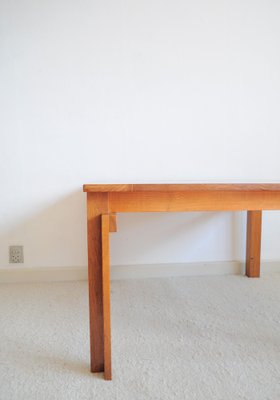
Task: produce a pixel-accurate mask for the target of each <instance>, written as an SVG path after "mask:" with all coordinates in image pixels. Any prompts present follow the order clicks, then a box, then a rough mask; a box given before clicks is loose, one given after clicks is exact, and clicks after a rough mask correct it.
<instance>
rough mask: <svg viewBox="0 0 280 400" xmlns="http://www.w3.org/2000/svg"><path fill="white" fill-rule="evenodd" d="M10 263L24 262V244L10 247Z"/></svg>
mask: <svg viewBox="0 0 280 400" xmlns="http://www.w3.org/2000/svg"><path fill="white" fill-rule="evenodd" d="M9 255H10V258H9V259H10V261H9V262H10V264H18V263H23V246H10V247H9Z"/></svg>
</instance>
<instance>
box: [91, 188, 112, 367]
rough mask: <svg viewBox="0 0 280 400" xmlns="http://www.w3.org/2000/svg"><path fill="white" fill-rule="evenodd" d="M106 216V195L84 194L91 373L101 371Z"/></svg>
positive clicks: (102, 356)
mask: <svg viewBox="0 0 280 400" xmlns="http://www.w3.org/2000/svg"><path fill="white" fill-rule="evenodd" d="M107 212H108V194H107V193H88V194H87V224H88V284H89V323H90V355H91V368H90V369H91V372H103V371H104V317H103V290H102V229H101V215H102V214H105V213H107Z"/></svg>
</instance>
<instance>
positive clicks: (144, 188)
mask: <svg viewBox="0 0 280 400" xmlns="http://www.w3.org/2000/svg"><path fill="white" fill-rule="evenodd" d="M83 190H84V192H100V193H102V192H104V193H106V192H134V193H135V192H187V191H198V192H200V191H202V192H203V191H230V192H231V191H247V192H248V191H280V183H175V184H174V183H170V184H168V183H164V184H162V183H152V184H151V183H149V184H85V185H84V186H83Z"/></svg>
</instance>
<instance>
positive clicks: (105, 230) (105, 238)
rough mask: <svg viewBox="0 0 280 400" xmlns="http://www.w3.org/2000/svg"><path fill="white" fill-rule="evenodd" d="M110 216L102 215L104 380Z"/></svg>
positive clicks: (108, 362)
mask: <svg viewBox="0 0 280 400" xmlns="http://www.w3.org/2000/svg"><path fill="white" fill-rule="evenodd" d="M109 232H110V216H109V215H102V282H103V329H104V378H105V379H106V380H111V379H112V368H111V317H110V314H111V312H110V249H109V245H110V243H109Z"/></svg>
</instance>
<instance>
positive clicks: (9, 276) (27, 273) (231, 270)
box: [0, 261, 280, 283]
mask: <svg viewBox="0 0 280 400" xmlns="http://www.w3.org/2000/svg"><path fill="white" fill-rule="evenodd" d="M244 271H245V266H244V263H243V262H239V261H222V262H221V261H219V262H203V263H179V264H150V265H148V264H145V265H114V266H112V267H111V278H112V279H114V280H115V279H144V278H162V277H172V276H203V275H205V276H207V275H234V274H235V275H236V274H240V275H243V274H244ZM273 272H280V261H263V262H262V265H261V273H262V274H266V273H273ZM81 280H87V268H86V267H58V268H54V267H49V268H15V267H12V268H3V269H1V268H0V282H1V283H9V282H11V283H12V282H14V283H16V282H61V281H81Z"/></svg>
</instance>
